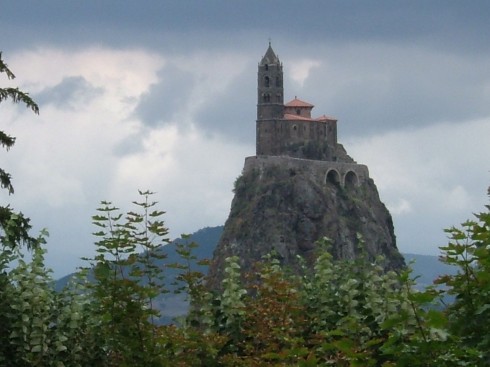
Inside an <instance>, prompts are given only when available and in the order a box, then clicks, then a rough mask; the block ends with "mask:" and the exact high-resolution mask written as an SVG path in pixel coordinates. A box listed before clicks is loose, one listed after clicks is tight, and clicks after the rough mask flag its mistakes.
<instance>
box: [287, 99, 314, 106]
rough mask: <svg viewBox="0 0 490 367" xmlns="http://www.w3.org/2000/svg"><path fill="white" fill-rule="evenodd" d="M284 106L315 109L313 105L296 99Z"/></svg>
mask: <svg viewBox="0 0 490 367" xmlns="http://www.w3.org/2000/svg"><path fill="white" fill-rule="evenodd" d="M284 106H285V107H309V108H313V107H315V106H313V105H312V104H310V103H308V102H305V101H302V100H300V99H298V98H296V97H295V98H294V99H293V100H292V101H289V102H288V103H286V104H285V105H284Z"/></svg>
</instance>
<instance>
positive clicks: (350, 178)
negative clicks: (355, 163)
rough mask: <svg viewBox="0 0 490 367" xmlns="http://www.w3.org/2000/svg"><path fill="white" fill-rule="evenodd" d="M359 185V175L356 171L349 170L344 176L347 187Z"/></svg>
mask: <svg viewBox="0 0 490 367" xmlns="http://www.w3.org/2000/svg"><path fill="white" fill-rule="evenodd" d="M358 185H359V177H357V175H356V173H355V172H354V171H348V172H347V173H346V174H345V176H344V186H345V187H356V186H358Z"/></svg>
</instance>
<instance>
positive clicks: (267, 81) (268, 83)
mask: <svg viewBox="0 0 490 367" xmlns="http://www.w3.org/2000/svg"><path fill="white" fill-rule="evenodd" d="M265 86H266V88H269V86H270V79H269V77H268V76H266V77H265Z"/></svg>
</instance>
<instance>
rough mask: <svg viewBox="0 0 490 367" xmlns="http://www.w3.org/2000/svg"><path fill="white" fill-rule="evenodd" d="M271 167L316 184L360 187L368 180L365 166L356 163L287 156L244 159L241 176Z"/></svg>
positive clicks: (367, 171)
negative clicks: (285, 170) (301, 175)
mask: <svg viewBox="0 0 490 367" xmlns="http://www.w3.org/2000/svg"><path fill="white" fill-rule="evenodd" d="M271 166H280V167H286V168H287V169H290V170H291V171H292V172H293V171H294V173H295V174H297V173H301V174H303V175H307V176H308V177H310V178H313V179H314V180H315V181H316V182H317V183H319V184H323V183H327V182H330V183H338V184H339V185H340V186H342V187H345V186H347V185H354V186H360V185H362V184H363V183H365V182H366V181H367V180H368V179H369V170H368V168H367V166H365V165H363V164H357V163H343V162H332V161H316V160H309V159H300V158H292V157H287V156H252V157H247V158H245V165H244V167H243V174H246V173H249V172H251V171H253V170H254V169H256V170H258V171H259V172H262V171H264V169H266V168H269V167H271Z"/></svg>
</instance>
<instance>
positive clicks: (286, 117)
mask: <svg viewBox="0 0 490 367" xmlns="http://www.w3.org/2000/svg"><path fill="white" fill-rule="evenodd" d="M284 120H299V121H318V122H327V121H337V119H336V118H335V117H331V116H326V115H322V116H320V117H317V118H314V119H313V118H308V117H303V116H300V115H295V114H291V113H285V114H284Z"/></svg>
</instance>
